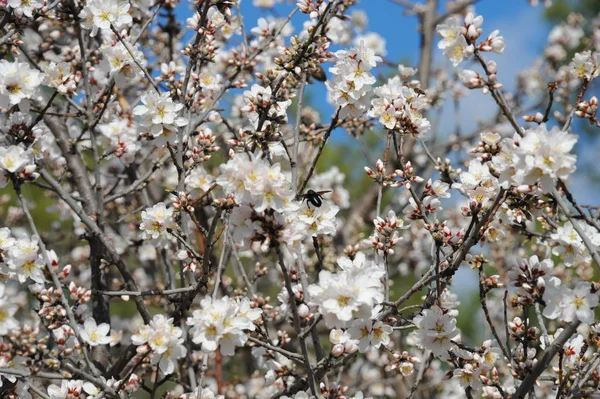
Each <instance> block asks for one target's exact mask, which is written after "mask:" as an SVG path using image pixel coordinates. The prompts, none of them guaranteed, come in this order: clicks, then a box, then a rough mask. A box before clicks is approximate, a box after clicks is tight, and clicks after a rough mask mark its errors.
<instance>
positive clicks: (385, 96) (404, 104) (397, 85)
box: [370, 76, 431, 138]
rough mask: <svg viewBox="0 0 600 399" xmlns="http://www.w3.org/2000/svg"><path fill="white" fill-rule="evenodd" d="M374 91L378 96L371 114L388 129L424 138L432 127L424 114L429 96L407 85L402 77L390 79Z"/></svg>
mask: <svg viewBox="0 0 600 399" xmlns="http://www.w3.org/2000/svg"><path fill="white" fill-rule="evenodd" d="M374 93H375V95H376V96H377V98H376V99H374V100H373V101H372V105H373V108H372V109H371V111H370V114H371V115H372V116H374V117H375V118H378V119H379V121H380V122H381V124H382V125H383V126H384V127H385V128H386V129H389V130H393V131H397V132H400V133H408V134H412V135H414V136H415V137H417V138H423V136H424V134H425V133H427V132H428V131H429V129H430V128H431V123H429V120H428V119H427V118H426V117H425V116H424V115H425V111H426V110H427V108H428V107H429V103H428V100H427V97H426V96H425V95H424V94H422V92H421V91H420V90H415V89H414V88H411V87H409V86H406V85H405V84H404V83H403V82H402V80H401V79H400V77H398V76H396V77H394V78H392V79H390V80H388V82H387V83H386V84H385V85H383V86H380V87H377V88H376V89H375V90H374Z"/></svg>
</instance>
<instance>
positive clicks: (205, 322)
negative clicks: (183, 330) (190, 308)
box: [187, 296, 262, 356]
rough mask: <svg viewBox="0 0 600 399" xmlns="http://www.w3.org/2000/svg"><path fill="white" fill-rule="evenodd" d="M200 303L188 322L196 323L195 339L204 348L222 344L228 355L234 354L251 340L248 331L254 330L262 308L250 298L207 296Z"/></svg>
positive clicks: (193, 329) (189, 323) (193, 335)
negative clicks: (254, 304)
mask: <svg viewBox="0 0 600 399" xmlns="http://www.w3.org/2000/svg"><path fill="white" fill-rule="evenodd" d="M200 306H201V309H198V310H195V311H194V313H193V314H192V317H188V319H187V325H189V326H192V328H190V334H191V337H192V341H193V342H194V343H196V344H200V345H202V350H203V351H204V352H207V353H208V352H214V351H215V350H217V348H219V350H220V352H221V354H223V355H225V356H231V355H233V354H234V352H235V347H236V346H244V344H245V343H246V341H247V340H248V335H247V333H246V331H254V329H255V328H256V326H255V325H254V322H255V321H256V320H257V319H258V318H259V317H260V316H261V313H262V310H261V309H257V308H252V307H251V304H250V301H249V300H248V299H247V298H244V299H241V300H236V299H230V298H229V297H227V296H224V297H222V298H219V299H215V300H213V299H211V298H205V299H203V300H202V301H201V302H200Z"/></svg>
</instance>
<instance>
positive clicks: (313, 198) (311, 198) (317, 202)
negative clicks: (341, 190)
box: [300, 190, 331, 208]
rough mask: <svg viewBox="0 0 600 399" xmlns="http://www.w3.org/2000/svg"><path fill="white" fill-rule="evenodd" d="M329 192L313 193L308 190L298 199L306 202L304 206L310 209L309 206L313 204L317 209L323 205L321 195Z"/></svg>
mask: <svg viewBox="0 0 600 399" xmlns="http://www.w3.org/2000/svg"><path fill="white" fill-rule="evenodd" d="M330 192H331V190H325V191H313V190H308V191H306V193H305V194H302V195H301V196H300V197H301V198H302V202H304V201H305V200H306V205H307V206H308V207H309V208H310V204H313V206H314V207H316V208H318V207H320V206H321V205H323V197H322V195H323V194H327V193H330Z"/></svg>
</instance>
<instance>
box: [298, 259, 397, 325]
mask: <svg viewBox="0 0 600 399" xmlns="http://www.w3.org/2000/svg"><path fill="white" fill-rule="evenodd" d="M337 263H338V265H339V266H340V268H341V269H342V270H341V271H339V272H336V273H331V272H329V271H326V270H323V271H321V272H320V273H319V283H318V284H312V285H310V286H309V287H308V294H309V300H310V301H312V302H313V303H315V304H318V305H319V311H320V312H321V314H322V315H323V317H324V319H325V324H327V326H328V327H329V328H333V327H338V328H339V327H347V326H348V325H349V324H350V322H351V321H352V320H354V319H357V318H358V319H369V318H370V317H371V313H372V310H373V307H374V306H375V305H376V304H378V303H381V302H382V301H383V284H382V282H381V278H382V277H383V276H384V275H385V271H384V270H383V267H382V266H381V265H379V264H378V263H375V262H373V261H369V260H367V259H366V257H365V255H364V254H363V253H361V252H359V253H357V254H356V255H355V257H354V259H348V258H339V259H338V260H337Z"/></svg>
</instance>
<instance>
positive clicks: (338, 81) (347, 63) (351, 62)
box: [326, 42, 381, 117]
mask: <svg viewBox="0 0 600 399" xmlns="http://www.w3.org/2000/svg"><path fill="white" fill-rule="evenodd" d="M335 58H336V62H335V66H334V67H332V68H329V71H330V72H331V73H332V74H333V75H334V78H333V79H331V80H328V81H327V83H326V84H327V89H328V92H329V101H330V102H331V103H332V104H333V105H335V106H336V107H340V110H341V111H340V117H345V116H347V115H350V116H353V117H360V116H362V115H364V114H365V113H366V112H367V111H368V110H369V102H370V100H371V99H370V97H371V91H372V85H373V83H375V76H373V74H372V73H371V72H370V71H371V69H373V68H374V67H375V66H377V63H378V62H381V57H379V56H377V55H375V53H374V52H373V50H371V49H369V48H367V47H366V46H365V44H364V42H361V43H359V45H358V46H357V47H355V48H352V49H350V50H340V51H337V52H336V53H335Z"/></svg>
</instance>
